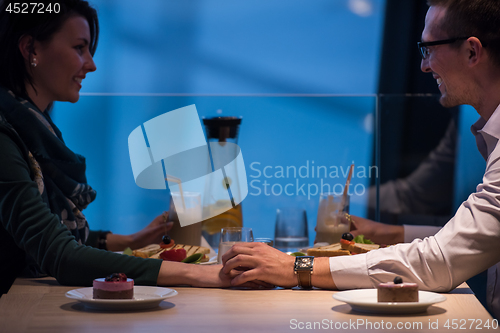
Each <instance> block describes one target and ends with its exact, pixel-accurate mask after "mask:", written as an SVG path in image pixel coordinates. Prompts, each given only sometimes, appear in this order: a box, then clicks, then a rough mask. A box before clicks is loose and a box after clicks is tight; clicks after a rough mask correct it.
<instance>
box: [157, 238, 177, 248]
mask: <svg viewBox="0 0 500 333" xmlns="http://www.w3.org/2000/svg"><path fill="white" fill-rule="evenodd" d="M174 245H175V241H174V240H173V239H171V240H170V243H168V244H165V243H163V242H160V247H161V248H162V249H168V248H171V247H172V246H174Z"/></svg>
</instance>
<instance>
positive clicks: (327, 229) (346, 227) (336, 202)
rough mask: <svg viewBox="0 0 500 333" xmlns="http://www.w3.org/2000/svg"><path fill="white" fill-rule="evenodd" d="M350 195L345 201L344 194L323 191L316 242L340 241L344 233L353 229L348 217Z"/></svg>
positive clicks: (320, 200) (330, 242)
mask: <svg viewBox="0 0 500 333" xmlns="http://www.w3.org/2000/svg"><path fill="white" fill-rule="evenodd" d="M345 213H349V196H347V197H346V200H345V202H343V199H342V195H338V194H333V193H322V194H321V195H320V198H319V207H318V219H317V221H316V243H328V244H333V243H338V242H340V238H341V237H342V234H343V233H345V232H349V231H350V230H351V229H350V228H351V226H350V222H349V220H348V219H346V218H343V217H344V215H345Z"/></svg>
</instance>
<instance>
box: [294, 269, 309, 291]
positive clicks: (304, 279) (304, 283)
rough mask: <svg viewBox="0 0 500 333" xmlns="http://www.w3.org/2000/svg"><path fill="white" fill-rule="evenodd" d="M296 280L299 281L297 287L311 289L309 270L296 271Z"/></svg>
mask: <svg viewBox="0 0 500 333" xmlns="http://www.w3.org/2000/svg"><path fill="white" fill-rule="evenodd" d="M297 280H298V281H299V287H300V288H302V289H311V288H312V283H311V271H298V272H297Z"/></svg>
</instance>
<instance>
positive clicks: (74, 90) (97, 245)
mask: <svg viewBox="0 0 500 333" xmlns="http://www.w3.org/2000/svg"><path fill="white" fill-rule="evenodd" d="M37 4H43V5H44V6H45V9H48V8H49V7H48V6H49V4H50V6H52V7H51V10H50V11H49V10H43V9H42V11H43V13H41V12H40V11H39V8H36V10H34V11H33V13H32V9H33V8H31V7H30V6H32V5H33V3H31V4H30V3H29V2H24V1H19V0H17V1H15V2H14V1H7V0H0V253H1V255H0V267H2V274H1V275H0V292H1V293H5V292H7V290H8V289H9V287H10V285H11V284H12V282H13V280H14V279H15V277H16V276H18V275H19V274H20V273H21V272H22V271H23V270H25V269H26V268H27V267H28V266H30V268H32V269H31V271H32V272H36V273H42V274H49V275H51V276H54V277H55V278H56V279H57V280H58V281H59V282H60V283H62V284H69V285H90V284H91V283H92V281H93V279H95V278H99V277H103V276H107V275H109V274H111V273H114V272H123V273H125V274H126V275H127V276H129V277H131V278H134V279H135V281H136V283H137V284H145V285H156V284H160V285H175V284H184V285H193V286H210V287H217V286H219V287H220V286H227V285H229V283H228V278H227V277H226V276H225V275H223V274H222V273H221V269H220V266H199V265H188V264H182V263H176V262H166V261H165V262H164V261H162V260H155V259H142V258H135V257H129V256H125V255H120V254H116V253H113V252H110V251H105V250H106V249H108V250H111V251H113V250H115V251H116V250H123V249H124V248H126V247H127V246H130V247H132V248H134V247H135V248H138V247H142V246H145V245H147V244H150V243H159V241H160V239H161V236H162V235H163V233H164V231H165V229H168V228H171V225H170V224H168V225H167V224H166V220H167V219H166V218H165V217H164V216H162V215H160V216H158V217H157V218H155V219H154V220H153V222H151V223H150V224H149V225H148V226H147V227H146V228H144V229H143V230H141V231H140V232H138V233H136V234H133V235H129V236H123V235H115V234H112V233H109V232H103V231H91V230H89V227H88V223H87V220H86V218H85V216H84V215H83V214H82V210H83V209H85V208H86V207H87V205H88V204H90V203H91V202H92V201H93V200H94V199H95V197H96V193H95V191H94V190H93V189H92V187H90V186H89V185H88V184H87V181H86V176H85V158H84V157H82V156H80V155H78V154H75V153H74V152H72V151H71V150H70V149H69V148H68V147H67V146H66V145H65V144H64V141H63V139H62V135H61V132H60V131H59V130H58V128H57V127H56V126H55V125H54V123H53V122H52V120H51V118H50V116H49V114H48V112H47V110H48V109H49V108H50V106H51V105H52V103H53V102H54V101H69V102H72V103H75V102H77V101H78V99H79V91H80V89H81V87H82V86H81V84H82V80H83V79H85V76H86V74H87V73H89V72H93V71H95V70H96V66H95V64H94V61H93V58H92V57H93V55H94V52H95V50H96V47H97V41H98V35H99V23H98V19H97V14H96V11H95V10H94V9H93V8H92V7H91V6H90V5H89V4H88V3H87V2H86V1H83V0H59V1H57V4H58V6H57V7H56V6H55V3H54V2H49V1H39V2H37ZM56 9H57V12H56Z"/></svg>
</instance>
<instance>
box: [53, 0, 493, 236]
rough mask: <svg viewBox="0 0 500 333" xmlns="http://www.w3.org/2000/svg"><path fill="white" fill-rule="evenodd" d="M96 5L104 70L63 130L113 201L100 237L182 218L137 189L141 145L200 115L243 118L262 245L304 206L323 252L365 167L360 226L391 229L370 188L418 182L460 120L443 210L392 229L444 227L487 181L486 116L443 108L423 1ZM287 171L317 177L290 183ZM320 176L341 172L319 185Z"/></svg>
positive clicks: (96, 216) (66, 115)
mask: <svg viewBox="0 0 500 333" xmlns="http://www.w3.org/2000/svg"><path fill="white" fill-rule="evenodd" d="M90 2H91V3H92V4H93V5H94V6H95V7H96V8H97V10H98V13H99V19H100V25H101V34H100V39H99V46H98V49H97V53H96V55H95V62H96V65H97V71H96V72H95V73H89V74H88V76H87V78H86V79H85V80H84V82H83V89H82V97H81V99H80V101H79V102H78V103H76V104H69V103H57V104H56V105H55V108H54V111H53V118H54V120H55V122H56V124H58V126H59V127H60V129H61V130H62V132H63V135H64V138H65V140H66V143H67V145H68V146H69V147H70V148H72V149H73V150H74V151H75V152H78V153H80V154H82V155H84V156H86V157H87V163H88V173H87V175H88V182H89V184H91V186H93V187H94V188H95V189H96V190H97V193H98V194H97V200H96V201H95V202H94V203H93V204H92V205H90V206H89V208H88V209H87V210H86V211H85V214H86V216H87V217H88V220H89V221H90V224H91V227H92V228H93V229H105V230H109V229H111V230H113V231H114V232H116V233H131V232H135V231H137V230H139V229H141V228H142V227H143V226H145V225H146V224H147V223H149V222H150V221H151V220H152V219H153V218H154V217H155V216H157V215H158V214H160V213H161V212H162V211H165V210H168V207H169V200H170V199H169V198H170V193H169V191H168V190H145V189H141V188H139V187H138V186H137V185H135V182H134V178H133V174H132V170H131V165H130V159H129V156H128V143H127V138H128V135H129V134H130V133H131V132H132V130H133V129H135V128H136V127H137V126H140V125H141V124H143V123H144V122H145V121H147V120H149V119H151V118H153V117H155V116H158V115H160V114H163V113H165V112H168V111H171V110H174V109H177V108H180V107H183V106H186V105H190V104H195V105H196V107H197V110H198V113H199V115H200V117H214V116H236V117H242V123H241V126H240V130H239V140H238V144H239V146H240V147H241V149H242V153H243V159H244V161H245V167H246V172H247V177H248V182H249V194H248V196H247V198H246V199H245V200H244V202H243V204H242V210H243V224H244V225H245V226H249V227H252V228H253V229H254V236H255V237H271V238H272V237H273V236H274V225H275V219H276V210H277V209H278V208H286V207H299V208H303V209H305V210H306V213H307V218H308V222H309V238H310V243H312V241H313V240H314V236H315V231H314V227H315V224H316V215H317V209H318V203H319V194H320V193H321V192H322V186H323V184H328V185H330V188H333V187H334V186H335V185H337V184H339V185H340V186H343V184H344V183H345V181H346V176H347V169H348V167H349V165H350V164H351V163H354V164H355V166H356V168H355V173H354V176H353V182H352V191H351V192H350V193H351V194H352V195H351V207H350V209H351V213H352V214H356V215H360V216H367V217H371V218H378V215H377V209H376V208H377V207H376V201H375V199H374V198H373V197H372V198H371V199H370V197H369V192H370V191H369V188H370V187H372V189H375V187H374V186H375V185H376V183H377V180H378V181H380V183H381V184H386V183H387V182H388V181H391V180H397V179H404V178H405V177H408V176H409V175H411V174H412V172H413V171H414V170H415V169H417V168H418V166H419V165H421V163H422V161H425V160H426V158H427V156H428V154H429V152H430V151H432V150H433V149H434V148H435V147H436V146H437V145H438V144H439V142H440V140H441V139H442V138H443V136H444V134H445V132H446V129H447V128H448V126H449V123H450V121H451V120H453V119H454V120H455V125H454V126H455V128H456V131H455V134H454V135H453V139H452V140H453V142H454V143H456V146H457V148H456V150H453V151H452V154H451V155H450V156H451V157H450V161H451V162H450V163H449V168H450V169H449V170H448V171H447V174H448V175H449V177H447V179H446V180H443V181H445V183H443V184H435V185H436V186H439V187H440V188H442V189H445V191H443V192H442V193H440V195H439V198H440V199H441V202H440V204H439V209H438V210H436V211H411V210H409V211H405V212H394V211H391V209H387V210H386V211H381V212H380V213H381V214H380V219H382V221H386V222H388V223H419V224H436V225H439V224H443V223H445V222H446V221H447V220H448V218H449V216H451V215H452V214H453V212H454V210H455V209H456V207H458V205H459V204H460V203H461V202H462V201H463V200H465V199H466V198H467V196H468V194H469V193H471V192H472V191H474V189H475V185H476V184H477V183H478V182H479V181H480V177H481V175H482V172H483V171H484V161H482V160H481V157H480V155H479V153H478V152H477V151H476V148H475V143H474V139H473V137H472V135H470V133H469V127H470V125H471V124H472V123H473V122H474V121H475V120H476V118H477V115H476V113H475V111H474V110H472V109H467V108H464V109H458V108H456V109H454V110H448V109H443V108H441V107H440V105H439V103H438V102H437V98H438V96H436V95H435V94H436V93H438V90H437V85H436V83H435V81H434V80H433V79H432V77H431V76H430V75H425V74H424V73H421V72H420V68H419V64H420V55H419V53H418V50H417V47H416V42H417V41H419V40H420V33H421V31H422V28H423V23H424V17H425V12H426V10H427V6H426V4H425V1H424V0H422V1H400V0H315V1H306V0H273V1H263V0H252V1H246V0H241V1H229V0H196V1H178V0H145V1H142V2H137V1H132V0H91V1H90ZM377 143H378V145H377ZM266 167H268V168H267V169H266V173H264V168H266ZM280 167H282V168H285V170H286V168H287V167H293V168H296V170H298V169H299V168H301V167H303V172H305V170H309V174H307V177H306V176H305V173H303V174H302V175H286V174H285V176H284V177H280V175H279V174H277V172H278V171H279V170H280V169H279V168H280ZM318 167H324V168H326V169H327V170H328V174H327V175H324V174H323V175H322V176H320V175H318V173H317V172H316V174H313V172H314V171H317V170H318V169H317V168H318ZM315 168H316V169H315ZM332 172H333V173H332ZM335 172H336V173H335ZM266 182H267V185H266ZM288 184H292V185H291V186H289V187H288V193H292V195H288V194H286V193H284V188H285V186H286V185H288ZM301 186H303V187H301ZM355 186H357V187H355ZM280 189H281V192H280ZM354 189H356V190H357V191H354ZM374 193H376V192H374V190H372V194H374ZM370 200H371V201H370ZM380 200H381V203H385V204H382V205H381V207H382V206H384V207H387V206H389V207H390V206H394V205H397V203H396V202H393V201H391V200H392V199H384V197H383V196H381V197H380ZM384 200H385V201H384ZM415 216H417V218H415ZM408 221H409V222H408Z"/></svg>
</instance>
